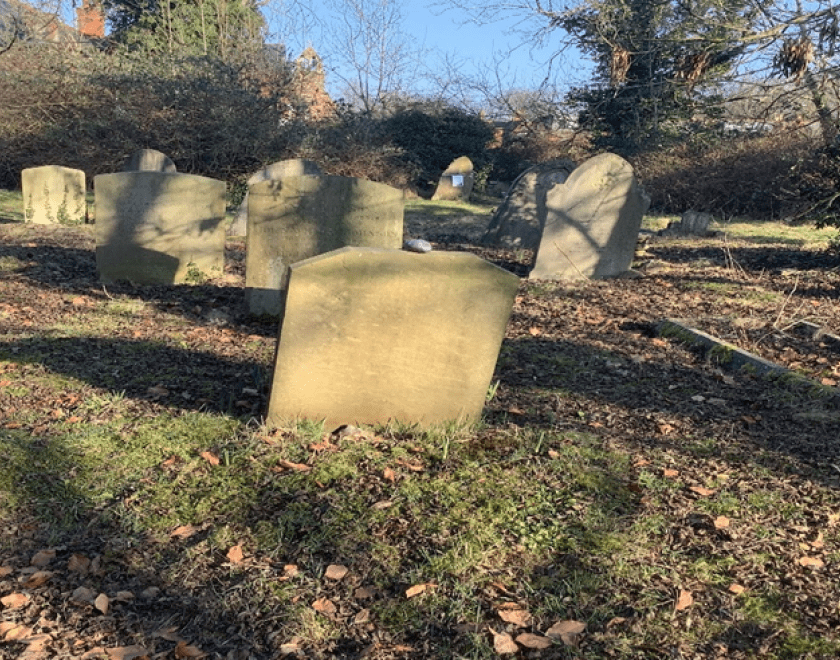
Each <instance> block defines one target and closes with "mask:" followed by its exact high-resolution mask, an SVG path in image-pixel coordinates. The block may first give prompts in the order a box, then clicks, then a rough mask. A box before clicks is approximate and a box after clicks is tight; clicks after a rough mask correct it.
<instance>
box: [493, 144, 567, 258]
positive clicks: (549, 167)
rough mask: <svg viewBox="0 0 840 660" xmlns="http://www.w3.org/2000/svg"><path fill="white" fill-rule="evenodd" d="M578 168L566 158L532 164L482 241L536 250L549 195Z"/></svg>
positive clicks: (499, 245) (511, 191)
mask: <svg viewBox="0 0 840 660" xmlns="http://www.w3.org/2000/svg"><path fill="white" fill-rule="evenodd" d="M574 169H575V163H574V162H573V161H571V160H568V159H563V160H557V161H550V162H547V163H540V164H538V165H532V166H531V167H529V168H528V169H526V170H525V171H524V172H522V174H520V175H519V176H518V177H516V180H515V181H514V182H513V184H512V185H511V187H510V190H509V191H508V194H507V195H506V196H505V198H504V200H503V201H502V203H501V204H500V205H499V208H498V209H496V212H495V213H494V214H493V217H492V218H491V220H490V224H489V225H488V227H487V231H486V232H485V234H484V236H483V237H482V238H481V242H482V244H483V245H493V246H497V247H506V248H516V249H523V250H536V249H537V248H538V247H539V245H540V238H541V237H542V230H543V225H544V224H545V216H546V207H545V199H546V195H547V194H548V191H549V190H551V189H552V188H553V187H554V186H557V185H560V184H562V183H565V181H566V179H568V178H569V175H570V174H571V173H572V172H573V171H574Z"/></svg>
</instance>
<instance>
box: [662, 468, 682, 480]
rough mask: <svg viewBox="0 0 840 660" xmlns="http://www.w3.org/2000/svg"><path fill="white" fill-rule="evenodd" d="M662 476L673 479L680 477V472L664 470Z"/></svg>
mask: <svg viewBox="0 0 840 660" xmlns="http://www.w3.org/2000/svg"><path fill="white" fill-rule="evenodd" d="M662 476H663V477H666V478H668V479H673V478H674V477H678V476H680V471H679V470H672V469H670V468H665V469H664V470H662Z"/></svg>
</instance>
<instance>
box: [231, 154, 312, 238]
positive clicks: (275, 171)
mask: <svg viewBox="0 0 840 660" xmlns="http://www.w3.org/2000/svg"><path fill="white" fill-rule="evenodd" d="M322 174H323V172H321V168H319V167H318V164H317V163H314V162H312V161H311V160H306V159H305V158H289V159H287V160H279V161H277V162H276V163H271V165H266V166H265V167H264V168H262V169H261V170H259V171H257V172H254V173H253V174H252V175H251V176H250V177H248V186H249V187H250V186H253V185H254V184H255V183H259V182H260V181H280V180H282V179H283V178H285V177H290V176H321V175H322ZM249 196H250V195H249V193H248V192H246V193H245V197H244V198H243V200H242V204H240V205H239V210H238V211H237V212H236V217H235V218H234V219H233V222H232V223H231V224H230V227H229V228H228V231H227V233H228V234H229V235H231V236H245V234H247V233H248V199H249Z"/></svg>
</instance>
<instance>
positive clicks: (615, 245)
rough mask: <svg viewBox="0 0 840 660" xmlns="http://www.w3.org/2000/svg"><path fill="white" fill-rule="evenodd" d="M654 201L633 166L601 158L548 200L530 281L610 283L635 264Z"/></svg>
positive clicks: (575, 174)
mask: <svg viewBox="0 0 840 660" xmlns="http://www.w3.org/2000/svg"><path fill="white" fill-rule="evenodd" d="M649 205H650V197H648V196H647V195H646V194H645V191H644V189H643V188H642V187H641V185H640V184H639V183H638V182H637V181H636V177H635V176H634V174H633V167H632V165H630V163H628V162H627V161H626V160H624V159H623V158H621V157H620V156H616V155H615V154H601V155H599V156H595V157H594V158H590V159H589V160H587V161H586V162H585V163H583V164H582V165H581V166H580V167H578V168H576V169H575V170H574V171H573V172H572V173H571V175H570V176H569V178H568V179H567V180H566V182H565V183H564V184H562V185H559V186H555V187H554V188H552V189H551V190H549V192H548V194H547V196H546V222H545V228H544V229H543V235H542V240H541V241H540V247H539V250H538V251H537V257H536V263H535V264H534V268H533V270H532V271H531V273H530V275H529V278H530V279H549V280H564V279H578V278H590V279H604V278H607V277H615V276H617V275H619V274H621V273H623V272H625V271H626V270H627V269H628V268H630V264H631V263H632V261H633V255H634V253H635V250H636V242H637V241H638V238H639V229H640V227H641V224H642V216H643V215H644V214H645V212H646V211H647V209H648V206H649Z"/></svg>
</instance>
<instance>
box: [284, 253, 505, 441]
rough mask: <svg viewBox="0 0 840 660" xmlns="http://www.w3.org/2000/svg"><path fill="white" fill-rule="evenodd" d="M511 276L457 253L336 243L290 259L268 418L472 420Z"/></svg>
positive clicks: (489, 369) (487, 377) (501, 326)
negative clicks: (307, 256) (319, 251)
mask: <svg viewBox="0 0 840 660" xmlns="http://www.w3.org/2000/svg"><path fill="white" fill-rule="evenodd" d="M518 286H519V278H518V277H516V276H515V275H513V274H512V273H509V272H508V271H505V270H502V269H501V268H499V267H498V266H495V265H493V264H491V263H490V262H487V261H484V260H483V259H481V258H479V257H477V256H475V255H473V254H468V253H465V252H430V253H427V254H417V253H413V252H407V251H404V250H386V249H377V248H357V247H347V248H341V249H339V250H335V251H332V252H329V253H327V254H323V255H319V256H317V257H313V258H311V259H306V260H304V261H301V262H298V263H296V264H293V265H292V267H291V275H290V278H289V289H288V296H287V299H286V305H285V310H284V315H283V317H282V319H281V321H280V338H279V341H278V343H277V351H276V355H275V367H274V379H273V383H272V387H271V395H270V399H269V405H268V416H267V421H268V424H269V425H275V426H282V425H283V424H284V423H286V422H292V421H294V420H297V419H303V418H305V419H312V420H325V424H326V426H325V428H327V429H332V428H335V427H337V426H339V425H341V424H377V423H387V422H389V421H400V422H405V423H410V424H413V423H418V424H422V425H432V424H438V423H444V422H448V421H452V420H457V421H472V420H475V419H477V418H478V417H479V416H480V415H481V411H482V409H483V406H484V402H485V397H486V395H487V389H488V387H489V385H490V381H491V379H492V377H493V371H494V368H495V364H496V359H497V357H498V354H499V348H500V346H501V343H502V339H503V337H504V334H505V326H506V325H507V321H508V318H509V316H510V313H511V309H512V307H513V302H514V297H515V295H516V291H517V288H518Z"/></svg>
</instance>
